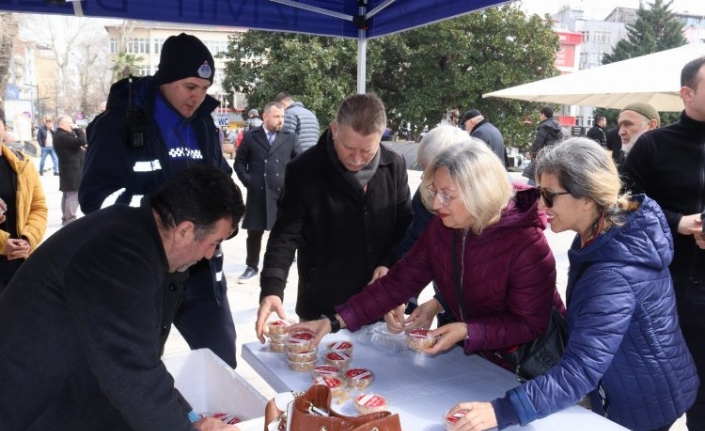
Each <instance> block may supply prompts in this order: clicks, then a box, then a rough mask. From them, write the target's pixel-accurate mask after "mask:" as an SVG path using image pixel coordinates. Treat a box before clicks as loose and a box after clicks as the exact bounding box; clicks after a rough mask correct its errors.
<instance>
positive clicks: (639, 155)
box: [623, 57, 705, 431]
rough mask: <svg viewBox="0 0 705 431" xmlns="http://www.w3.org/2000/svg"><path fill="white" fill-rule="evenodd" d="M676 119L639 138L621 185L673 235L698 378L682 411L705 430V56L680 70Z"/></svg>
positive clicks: (681, 310)
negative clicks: (704, 217)
mask: <svg viewBox="0 0 705 431" xmlns="http://www.w3.org/2000/svg"><path fill="white" fill-rule="evenodd" d="M680 96H681V98H682V99H683V103H684V105H685V110H684V111H683V112H682V113H681V116H680V119H679V120H678V121H677V122H675V123H673V124H671V125H669V126H666V127H661V128H659V129H655V130H651V131H648V132H646V133H644V134H643V135H641V137H639V139H637V141H636V143H635V144H634V146H633V148H632V149H631V151H630V152H629V156H628V157H627V158H626V160H625V162H624V166H623V171H624V174H625V175H626V178H625V185H626V186H627V187H628V188H629V189H630V190H631V191H632V192H633V193H646V194H647V195H648V196H649V197H651V198H653V199H654V200H655V201H656V202H657V203H658V204H659V206H660V207H661V209H662V210H663V213H664V215H665V216H666V221H667V222H668V226H669V227H670V230H671V234H672V235H673V249H674V256H673V262H671V264H670V266H669V270H670V272H671V276H672V277H673V286H674V288H675V293H676V303H677V306H678V317H679V319H680V323H681V329H682V330H683V335H684V336H685V340H686V343H688V348H689V349H690V353H691V354H692V355H693V359H695V365H696V366H697V368H698V376H699V377H700V382H701V383H700V389H699V390H698V397H697V399H696V401H695V405H693V407H691V409H690V410H689V411H688V412H687V413H686V417H687V426H688V429H689V430H691V431H703V430H705V385H704V384H703V382H705V250H704V249H705V235H703V231H702V222H701V219H700V217H701V213H702V212H703V210H704V209H705V174H704V173H703V172H705V57H700V58H698V59H695V60H693V61H691V62H690V63H688V64H686V65H685V66H684V67H683V70H682V71H681V89H680Z"/></svg>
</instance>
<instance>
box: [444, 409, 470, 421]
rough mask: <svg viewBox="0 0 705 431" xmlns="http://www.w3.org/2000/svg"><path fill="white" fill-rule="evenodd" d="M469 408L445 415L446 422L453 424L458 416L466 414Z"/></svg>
mask: <svg viewBox="0 0 705 431" xmlns="http://www.w3.org/2000/svg"><path fill="white" fill-rule="evenodd" d="M469 411H470V410H458V411H457V412H455V413H453V414H452V415H448V416H446V422H448V423H451V424H454V423H456V422H458V420H459V419H460V418H462V417H463V416H465V415H466V414H468V412H469Z"/></svg>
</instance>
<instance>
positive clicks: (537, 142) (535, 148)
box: [522, 106, 563, 186]
mask: <svg viewBox="0 0 705 431" xmlns="http://www.w3.org/2000/svg"><path fill="white" fill-rule="evenodd" d="M539 116H540V117H541V123H539V126H538V127H537V129H536V137H535V138H534V142H533V143H532V144H531V150H530V151H529V152H528V153H527V154H526V157H527V158H528V159H530V160H531V162H530V163H529V165H528V166H527V167H526V168H524V172H522V175H523V176H524V177H526V178H528V179H529V181H528V183H529V185H532V186H534V185H536V180H535V179H534V167H535V165H534V159H535V158H536V156H537V155H538V154H539V151H541V150H543V149H544V148H545V147H547V146H549V145H553V144H555V143H556V142H558V141H560V140H561V139H563V133H562V132H561V126H560V124H558V122H557V121H556V120H554V119H553V108H551V107H550V106H544V107H543V108H541V111H539Z"/></svg>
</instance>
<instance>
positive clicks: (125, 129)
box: [79, 33, 237, 368]
mask: <svg viewBox="0 0 705 431" xmlns="http://www.w3.org/2000/svg"><path fill="white" fill-rule="evenodd" d="M214 73H215V65H214V62H213V56H212V55H211V53H210V52H209V51H208V48H206V46H205V45H204V44H203V42H201V41H200V40H199V39H198V38H196V37H194V36H191V35H188V34H185V33H181V34H180V35H178V36H171V37H169V38H168V39H167V40H166V41H165V42H164V45H163V46H162V50H161V57H160V60H159V70H158V71H157V73H156V74H155V75H154V76H145V77H140V78H125V79H123V80H120V81H118V82H116V83H114V84H113V85H112V87H111V88H110V94H109V96H108V101H107V106H106V110H105V112H103V113H102V114H100V115H99V116H98V117H96V118H95V119H94V120H93V121H92V122H91V124H89V126H88V130H87V135H88V151H87V153H86V160H85V165H84V168H83V179H82V182H81V187H80V189H79V202H80V204H81V210H82V211H83V213H85V214H90V213H92V212H94V211H97V210H98V209H100V208H103V207H106V206H109V205H112V204H115V203H117V204H125V205H131V206H139V204H140V200H141V199H142V197H143V196H147V195H149V194H150V193H151V192H153V191H154V190H156V189H157V187H159V186H160V185H161V184H163V183H164V182H165V181H167V180H168V179H170V178H172V177H173V176H174V175H175V174H176V173H178V172H180V171H182V170H184V169H185V168H187V167H190V166H193V165H197V164H208V165H213V166H216V167H218V168H219V169H221V170H222V171H224V172H226V173H228V174H232V169H231V168H230V166H229V165H228V163H227V162H226V161H225V159H224V158H223V153H222V151H221V148H220V143H219V141H218V131H217V128H216V126H215V124H214V122H213V118H212V117H211V112H212V111H213V110H214V109H215V108H217V107H218V101H217V100H216V99H215V98H213V97H211V96H208V95H207V94H206V91H207V90H208V88H209V87H210V86H211V84H212V83H213V74H214ZM130 95H131V100H128V97H129V96H130ZM222 266H223V255H222V252H221V251H220V248H218V249H217V250H216V253H215V255H214V257H213V258H212V259H208V260H206V259H203V260H201V261H200V262H198V263H197V264H196V265H194V266H192V267H191V268H190V269H189V272H190V277H189V280H188V282H187V285H186V288H185V289H184V293H183V299H182V303H181V305H180V307H179V309H178V311H177V313H176V316H175V318H174V325H175V326H176V328H177V329H178V330H179V332H180V333H181V335H183V337H184V339H185V340H186V342H187V343H188V344H189V346H190V347H191V349H198V348H203V347H207V348H210V349H211V350H212V351H213V352H214V353H215V354H217V355H218V356H219V357H220V358H222V359H223V360H224V361H225V362H226V363H227V364H228V365H230V366H231V367H233V368H235V367H236V365H237V362H236V359H235V338H236V333H235V325H234V323H233V320H232V315H231V312H230V305H229V304H228V298H227V295H226V293H227V285H226V280H225V277H224V276H223V272H222ZM169 329H170V328H167V327H164V328H162V330H163V331H164V332H165V333H166V332H168V331H169Z"/></svg>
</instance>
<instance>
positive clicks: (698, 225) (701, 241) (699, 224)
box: [690, 220, 705, 249]
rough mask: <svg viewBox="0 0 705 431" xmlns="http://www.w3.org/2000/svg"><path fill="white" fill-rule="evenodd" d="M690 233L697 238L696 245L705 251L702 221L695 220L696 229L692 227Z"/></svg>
mask: <svg viewBox="0 0 705 431" xmlns="http://www.w3.org/2000/svg"><path fill="white" fill-rule="evenodd" d="M690 232H691V233H692V234H693V237H694V238H695V244H697V245H698V247H700V248H701V249H705V234H703V222H702V220H695V227H691V228H690Z"/></svg>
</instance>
